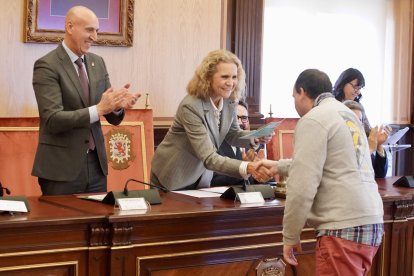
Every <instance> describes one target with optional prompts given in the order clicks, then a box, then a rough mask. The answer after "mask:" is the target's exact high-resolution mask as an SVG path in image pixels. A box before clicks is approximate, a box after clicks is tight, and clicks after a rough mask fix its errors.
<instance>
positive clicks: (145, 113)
mask: <svg viewBox="0 0 414 276" xmlns="http://www.w3.org/2000/svg"><path fill="white" fill-rule="evenodd" d="M104 120H105V119H101V124H102V132H103V134H104V137H105V147H107V158H108V157H109V158H108V160H109V159H110V158H111V157H110V156H111V152H108V137H107V135H106V134H107V133H108V132H109V131H111V130H117V129H125V130H129V131H130V132H132V133H133V135H132V140H131V144H132V148H133V153H134V155H135V159H134V161H129V162H128V164H129V166H128V168H126V169H122V170H117V169H114V168H113V167H112V162H109V163H108V192H109V191H122V190H124V186H125V182H126V181H127V180H128V179H130V178H133V179H136V180H139V181H143V182H146V183H149V175H150V172H151V160H152V157H153V156H154V129H153V120H152V109H131V110H127V112H126V114H125V118H124V120H123V121H122V123H121V124H120V125H119V126H113V125H110V124H108V123H107V122H106V121H104ZM108 153H109V154H108ZM115 162H117V161H115ZM119 162H122V161H121V160H120V161H119ZM123 162H127V161H126V160H123ZM128 188H129V189H130V190H137V189H148V188H149V187H148V186H145V185H143V184H140V183H137V182H130V183H129V184H128Z"/></svg>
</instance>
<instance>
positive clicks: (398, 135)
mask: <svg viewBox="0 0 414 276" xmlns="http://www.w3.org/2000/svg"><path fill="white" fill-rule="evenodd" d="M408 129H409V128H408V127H406V128H404V129H400V130H399V131H397V133H395V134H394V135H393V136H391V137H388V139H387V140H386V141H385V142H384V143H383V144H382V145H383V146H384V145H388V144H390V145H392V144H395V143H397V142H398V141H399V140H400V139H401V137H403V136H404V134H406V133H407V131H408Z"/></svg>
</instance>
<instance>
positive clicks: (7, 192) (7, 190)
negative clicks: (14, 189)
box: [0, 182, 10, 197]
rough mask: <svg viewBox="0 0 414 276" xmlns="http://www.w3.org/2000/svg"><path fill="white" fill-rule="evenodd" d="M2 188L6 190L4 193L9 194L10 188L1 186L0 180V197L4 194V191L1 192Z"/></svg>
mask: <svg viewBox="0 0 414 276" xmlns="http://www.w3.org/2000/svg"><path fill="white" fill-rule="evenodd" d="M3 190H5V191H6V194H8V195H9V194H10V190H9V189H7V188H5V187H3V186H2V185H1V182H0V197H2V196H3V195H4V192H3Z"/></svg>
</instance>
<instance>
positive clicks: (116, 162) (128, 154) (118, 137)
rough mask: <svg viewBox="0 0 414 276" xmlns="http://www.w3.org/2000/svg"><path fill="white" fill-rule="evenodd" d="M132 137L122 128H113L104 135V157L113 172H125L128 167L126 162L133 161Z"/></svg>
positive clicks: (130, 133)
mask: <svg viewBox="0 0 414 276" xmlns="http://www.w3.org/2000/svg"><path fill="white" fill-rule="evenodd" d="M132 135H134V134H133V133H132V132H130V131H129V130H127V129H124V128H113V129H112V130H110V131H108V132H107V133H106V134H105V137H106V138H107V145H106V156H107V159H108V163H109V162H112V168H113V169H114V170H125V169H127V168H128V167H129V163H128V162H129V161H131V162H133V161H134V159H135V154H134V152H133V146H132Z"/></svg>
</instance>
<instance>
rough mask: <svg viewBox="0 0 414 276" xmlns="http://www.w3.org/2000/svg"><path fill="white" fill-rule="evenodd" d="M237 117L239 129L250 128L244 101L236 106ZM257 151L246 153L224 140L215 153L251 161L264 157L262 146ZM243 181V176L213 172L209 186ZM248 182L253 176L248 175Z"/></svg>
mask: <svg viewBox="0 0 414 276" xmlns="http://www.w3.org/2000/svg"><path fill="white" fill-rule="evenodd" d="M237 118H238V121H239V126H240V128H241V129H243V130H250V123H249V112H248V105H247V103H246V102H244V101H239V105H238V106H237ZM258 151H259V153H256V152H255V151H254V150H253V149H250V150H249V151H248V152H247V153H245V152H244V149H241V148H239V147H232V146H230V145H229V144H228V143H227V142H226V141H225V140H224V141H223V143H222V144H221V146H220V148H219V149H218V151H217V153H218V154H220V155H221V156H226V157H229V158H233V159H237V160H241V161H243V160H244V161H253V160H255V158H256V159H257V157H258V158H260V159H262V158H264V150H263V147H260V148H259V149H258ZM258 155H260V156H258ZM262 155H263V156H262ZM258 160H259V159H258ZM243 182H244V179H243V178H235V177H231V176H228V175H224V174H219V173H216V172H214V174H213V178H212V179H211V187H217V186H232V185H242V184H243ZM249 182H250V183H252V184H253V183H255V179H254V178H253V177H249Z"/></svg>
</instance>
